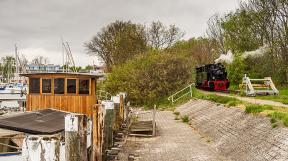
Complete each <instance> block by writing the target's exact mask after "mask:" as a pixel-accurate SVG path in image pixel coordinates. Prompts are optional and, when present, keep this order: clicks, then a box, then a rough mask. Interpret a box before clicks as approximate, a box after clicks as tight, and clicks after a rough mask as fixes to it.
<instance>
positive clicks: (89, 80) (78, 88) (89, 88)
mask: <svg viewBox="0 0 288 161" xmlns="http://www.w3.org/2000/svg"><path fill="white" fill-rule="evenodd" d="M80 80H88V83H89V84H88V90H89V92H88V94H82V93H80ZM77 82H78V87H77V90H78V91H77V94H78V95H83V96H88V95H91V78H79V79H78V81H77Z"/></svg>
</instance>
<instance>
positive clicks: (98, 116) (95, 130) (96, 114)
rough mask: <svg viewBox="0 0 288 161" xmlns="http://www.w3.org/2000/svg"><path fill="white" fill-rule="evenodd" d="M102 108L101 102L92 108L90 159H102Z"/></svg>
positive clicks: (96, 160) (103, 113)
mask: <svg viewBox="0 0 288 161" xmlns="http://www.w3.org/2000/svg"><path fill="white" fill-rule="evenodd" d="M102 108H103V107H102V104H97V105H95V106H93V109H92V110H93V111H92V155H91V156H92V159H91V160H92V161H102V149H103V148H102V147H103V126H104V120H103V118H104V117H105V111H104V110H103V109H102Z"/></svg>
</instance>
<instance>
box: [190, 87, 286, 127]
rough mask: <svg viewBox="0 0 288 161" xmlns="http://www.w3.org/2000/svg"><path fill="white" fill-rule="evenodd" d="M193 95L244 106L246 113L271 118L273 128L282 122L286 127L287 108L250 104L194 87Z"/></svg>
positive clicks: (228, 104) (228, 105)
mask: <svg viewBox="0 0 288 161" xmlns="http://www.w3.org/2000/svg"><path fill="white" fill-rule="evenodd" d="M193 95H194V97H196V98H199V99H205V100H210V101H214V102H217V103H221V104H224V105H225V106H226V107H230V106H233V107H239V108H241V109H243V108H244V109H245V112H246V113H252V114H257V113H261V114H263V115H265V116H268V117H270V118H271V123H272V127H273V128H274V127H277V126H278V125H279V124H282V123H283V125H285V126H286V127H288V108H283V107H275V106H269V105H258V104H251V103H247V102H243V101H240V100H238V99H236V98H231V97H226V96H217V95H215V94H203V93H201V92H198V90H197V89H194V93H193Z"/></svg>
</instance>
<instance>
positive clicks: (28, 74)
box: [20, 72, 103, 78]
mask: <svg viewBox="0 0 288 161" xmlns="http://www.w3.org/2000/svg"><path fill="white" fill-rule="evenodd" d="M20 75H21V76H25V77H31V76H35V75H39V76H45V75H67V76H77V77H90V78H98V77H102V76H103V74H95V73H77V72H68V73H67V72H39V73H23V74H20Z"/></svg>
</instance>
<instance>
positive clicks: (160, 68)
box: [105, 51, 193, 107]
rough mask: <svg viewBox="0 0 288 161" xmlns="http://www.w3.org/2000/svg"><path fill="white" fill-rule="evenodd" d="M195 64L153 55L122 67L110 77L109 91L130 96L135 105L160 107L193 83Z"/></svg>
mask: <svg viewBox="0 0 288 161" xmlns="http://www.w3.org/2000/svg"><path fill="white" fill-rule="evenodd" d="M192 70H193V67H191V62H189V61H188V60H187V59H186V57H185V56H182V55H177V54H170V53H163V52H160V51H150V52H148V53H145V54H141V55H140V56H138V57H135V58H134V59H132V60H130V61H127V62H126V63H124V64H122V65H117V66H115V67H114V68H113V70H112V73H111V74H109V76H108V79H107V81H106V83H105V88H106V90H107V91H109V92H111V93H112V94H116V93H118V92H121V91H125V92H127V93H128V99H129V100H130V101H131V102H132V103H133V104H134V105H147V106H148V107H152V105H153V104H159V103H160V102H162V101H163V99H164V98H165V101H167V96H168V95H170V94H172V93H174V92H175V91H176V90H177V89H181V88H183V86H184V85H186V84H188V83H189V81H191V79H192Z"/></svg>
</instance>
